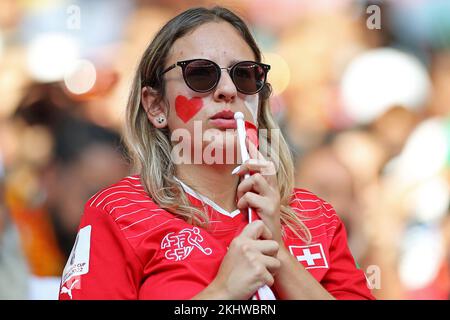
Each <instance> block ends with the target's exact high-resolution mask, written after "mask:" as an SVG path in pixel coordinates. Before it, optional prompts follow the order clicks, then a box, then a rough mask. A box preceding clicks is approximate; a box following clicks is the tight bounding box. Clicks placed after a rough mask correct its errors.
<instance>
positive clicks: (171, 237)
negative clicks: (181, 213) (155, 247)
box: [161, 227, 212, 261]
mask: <svg viewBox="0 0 450 320" xmlns="http://www.w3.org/2000/svg"><path fill="white" fill-rule="evenodd" d="M202 242H203V237H202V235H201V234H200V229H199V228H197V227H193V228H191V229H189V228H186V229H183V230H181V231H179V232H169V233H168V234H166V236H165V237H164V238H163V239H162V241H161V250H165V254H164V255H165V257H166V259H168V260H174V261H180V260H184V259H186V258H187V257H188V256H189V255H190V254H191V252H192V251H193V250H194V249H195V248H197V249H198V250H200V251H201V252H202V253H204V254H205V255H207V256H209V255H210V254H211V253H212V249H211V248H206V247H204V246H203V245H202Z"/></svg>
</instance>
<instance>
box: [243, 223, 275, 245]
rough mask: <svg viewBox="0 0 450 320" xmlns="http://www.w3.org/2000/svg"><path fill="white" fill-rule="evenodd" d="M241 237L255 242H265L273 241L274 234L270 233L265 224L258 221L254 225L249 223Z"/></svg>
mask: <svg viewBox="0 0 450 320" xmlns="http://www.w3.org/2000/svg"><path fill="white" fill-rule="evenodd" d="M241 235H243V236H246V237H248V238H250V239H253V240H257V239H260V238H262V239H265V240H271V239H272V232H270V230H269V228H267V227H266V225H265V224H264V222H262V221H261V220H256V221H254V222H252V223H249V224H248V225H247V226H245V228H244V229H243V230H242V232H241Z"/></svg>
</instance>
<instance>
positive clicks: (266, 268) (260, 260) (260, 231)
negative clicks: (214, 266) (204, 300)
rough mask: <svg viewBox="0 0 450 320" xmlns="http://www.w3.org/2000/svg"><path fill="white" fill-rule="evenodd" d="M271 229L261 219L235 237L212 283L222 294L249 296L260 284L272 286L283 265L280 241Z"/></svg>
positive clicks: (223, 295)
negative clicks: (276, 240) (274, 239)
mask: <svg viewBox="0 0 450 320" xmlns="http://www.w3.org/2000/svg"><path fill="white" fill-rule="evenodd" d="M271 237H272V235H271V233H270V230H269V229H268V228H267V227H266V226H265V225H264V223H263V222H262V221H261V220H258V221H255V222H252V223H250V224H249V225H247V226H246V227H245V228H244V229H243V230H242V232H241V234H240V235H239V236H238V237H236V238H234V239H233V241H232V242H231V244H230V247H229V248H228V252H227V254H226V255H225V258H224V259H223V261H222V264H221V265H220V268H219V271H218V273H217V276H216V278H215V279H214V281H213V282H212V283H211V286H212V287H214V288H215V290H216V292H217V291H221V292H223V294H221V295H220V296H221V297H227V298H230V299H234V300H241V299H249V298H250V297H251V296H252V295H253V294H254V293H255V292H256V291H257V290H258V289H259V288H260V287H262V286H264V285H268V286H272V285H273V283H274V275H275V274H276V272H277V270H278V269H279V268H280V266H281V264H280V261H279V260H278V259H276V258H275V257H276V256H277V254H278V247H279V246H278V243H277V242H275V241H273V240H270V239H271Z"/></svg>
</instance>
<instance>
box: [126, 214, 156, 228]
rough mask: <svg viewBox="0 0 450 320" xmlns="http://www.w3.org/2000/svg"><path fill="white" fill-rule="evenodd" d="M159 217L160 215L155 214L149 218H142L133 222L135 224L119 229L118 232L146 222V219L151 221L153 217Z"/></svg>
mask: <svg viewBox="0 0 450 320" xmlns="http://www.w3.org/2000/svg"><path fill="white" fill-rule="evenodd" d="M160 215H161V214H160V213H155V214H153V215H151V216H150V217H145V218H143V219H141V220H138V221H135V222H133V223H131V224H129V225H127V226H126V227H123V228H121V229H120V230H125V229H128V228H129V227H131V226H134V225H135V224H138V223H141V222H142V221H145V220H148V219H151V218H153V217H155V216H160Z"/></svg>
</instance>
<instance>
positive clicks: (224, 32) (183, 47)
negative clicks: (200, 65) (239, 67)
mask: <svg viewBox="0 0 450 320" xmlns="http://www.w3.org/2000/svg"><path fill="white" fill-rule="evenodd" d="M194 58H206V59H210V60H213V61H215V62H216V63H218V64H220V65H228V64H230V63H231V62H234V61H242V60H255V59H256V58H255V54H254V53H253V50H252V49H251V48H250V46H249V45H248V44H247V42H245V40H244V39H243V38H242V36H241V35H240V33H239V32H238V31H237V30H236V29H235V28H234V27H233V26H232V25H230V24H229V23H228V22H225V21H220V22H208V23H205V24H203V25H201V26H199V27H197V28H196V29H195V30H194V31H192V32H190V33H188V34H187V35H185V36H183V37H181V38H180V39H177V40H176V41H175V43H174V44H173V46H172V49H171V51H170V53H169V56H168V59H167V60H168V64H171V63H174V62H175V61H180V60H187V59H194Z"/></svg>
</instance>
